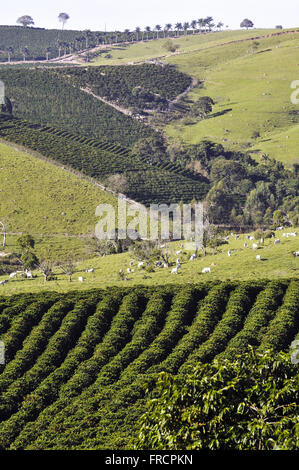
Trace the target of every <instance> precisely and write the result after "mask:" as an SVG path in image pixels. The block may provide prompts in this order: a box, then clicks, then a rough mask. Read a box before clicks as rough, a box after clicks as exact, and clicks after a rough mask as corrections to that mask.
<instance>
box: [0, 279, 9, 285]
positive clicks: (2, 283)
mask: <svg viewBox="0 0 299 470" xmlns="http://www.w3.org/2000/svg"><path fill="white" fill-rule="evenodd" d="M7 283H8V279H5V281H0V286H4V284H7Z"/></svg>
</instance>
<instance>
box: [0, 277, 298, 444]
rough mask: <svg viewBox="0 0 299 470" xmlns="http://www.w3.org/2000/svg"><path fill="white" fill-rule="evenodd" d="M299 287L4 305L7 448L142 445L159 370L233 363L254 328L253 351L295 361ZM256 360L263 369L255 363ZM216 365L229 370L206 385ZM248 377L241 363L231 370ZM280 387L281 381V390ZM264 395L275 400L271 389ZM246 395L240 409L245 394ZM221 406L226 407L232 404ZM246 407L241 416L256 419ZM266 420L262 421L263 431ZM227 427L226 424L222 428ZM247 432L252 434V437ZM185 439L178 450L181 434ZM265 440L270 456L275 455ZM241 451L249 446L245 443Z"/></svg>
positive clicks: (0, 303) (138, 292)
mask: <svg viewBox="0 0 299 470" xmlns="http://www.w3.org/2000/svg"><path fill="white" fill-rule="evenodd" d="M298 287H299V286H298V281H295V280H281V281H273V282H270V281H264V280H261V281H247V282H239V281H234V282H233V281H227V282H223V283H221V282H220V281H216V282H210V283H202V284H198V285H194V284H193V285H192V284H189V285H181V286H180V287H179V288H177V287H175V286H171V285H170V286H168V287H165V286H164V287H159V286H158V287H155V288H153V287H151V288H145V287H134V288H123V289H119V288H118V289H115V288H113V289H111V288H110V289H109V290H107V291H105V290H92V291H87V292H85V293H84V292H73V293H69V294H67V295H65V294H58V293H53V292H52V293H39V294H36V295H31V297H30V299H29V298H28V296H26V295H18V296H13V297H1V299H0V329H1V340H2V341H3V342H4V344H5V347H6V364H5V366H1V375H0V390H1V406H0V416H1V418H0V420H1V424H0V430H1V432H0V447H1V448H2V449H31V450H33V449H34V450H39V449H43V450H46V449H73V450H74V449H78V450H79V449H109V448H110V449H111V448H113V449H115V450H116V449H124V448H126V447H128V446H130V445H132V438H134V439H135V438H137V435H138V428H137V427H136V420H137V419H138V418H139V417H140V416H141V415H142V413H144V411H145V410H146V408H145V404H146V396H145V389H146V387H148V388H149V389H152V388H153V387H154V384H155V382H156V380H157V377H158V374H159V373H160V372H163V371H164V372H166V371H167V372H168V373H171V374H179V376H182V377H184V375H185V374H186V372H188V370H189V368H190V367H193V366H194V365H195V364H197V363H198V360H200V361H201V362H202V363H210V362H211V360H213V359H214V358H217V357H218V356H219V354H221V353H224V354H225V352H226V350H227V348H228V347H229V344H230V341H232V340H233V338H235V337H236V335H238V334H239V335H240V334H245V333H246V331H248V332H249V333H250V331H251V328H250V322H249V318H251V319H252V318H255V319H256V321H259V322H260V323H259V324H257V325H256V331H257V332H258V333H257V335H256V336H255V339H254V341H251V340H250V338H249V340H248V344H247V345H248V346H249V345H250V344H252V343H254V345H255V346H256V347H257V348H258V351H265V350H266V349H268V348H269V344H270V345H271V346H272V347H273V350H274V351H279V350H280V349H283V350H285V351H287V350H288V348H289V347H290V345H291V343H292V341H293V340H294V338H295V336H296V334H297V332H298V321H299V318H298V311H299V309H298V307H299V290H298ZM271 289H272V290H273V289H277V291H278V292H279V295H276V297H275V299H273V303H272V304H271V305H270V304H269V306H268V309H267V311H265V310H262V311H260V310H259V305H260V299H261V297H262V296H264V297H267V296H269V294H270V292H271ZM258 319H259V320H258ZM243 332H244V333H243ZM274 332H276V333H274ZM263 361H264V362H263ZM263 361H261V369H257V371H258V370H263V371H264V370H265V367H266V366H267V364H268V366H267V367H268V370H269V371H270V370H272V368H271V367H269V364H271V360H270V359H269V358H268V356H267V355H266V356H265V358H264V359H263ZM267 361H268V362H267ZM251 362H252V363H254V364H256V367H259V365H258V363H257V361H256V360H255V359H254V358H253V359H251ZM251 362H250V361H249V362H248V363H246V361H245V362H244V361H243V362H242V364H243V366H242V368H241V371H240V372H238V373H237V377H239V376H240V378H242V377H243V376H246V374H247V372H246V370H247V368H249V364H250V363H251ZM264 364H265V365H264ZM282 365H283V367H284V370H285V371H288V372H287V374H288V378H289V379H290V380H293V379H292V377H294V372H295V371H294V367H293V366H292V365H291V364H288V362H287V360H286V359H284V360H282ZM215 367H218V369H217V370H218V371H219V374H220V372H221V370H222V369H221V363H219V366H217V364H216V365H214V364H213V365H210V366H206V368H205V369H203V370H204V371H205V372H204V373H207V375H206V377H210V375H209V370H211V371H212V370H214V369H213V368H215ZM209 368H210V369H209ZM238 368H240V362H238V361H237V363H236V365H234V363H233V364H232V366H230V368H228V369H227V371H228V373H229V371H236V370H239V369H238ZM198 370H201V369H198ZM198 373H200V372H198ZM257 373H258V372H257ZM265 373H266V372H265ZM196 374H197V372H196ZM225 377H227V376H225ZM225 377H223V380H226V379H225ZM275 377H276V376H273V374H272V380H276V379H275ZM232 378H233V376H232ZM251 380H253V377H251ZM188 383H189V382H188V381H187V383H186V385H187V384H188ZM241 384H242V382H241V383H240V387H241ZM289 385H291V383H289ZM207 387H208V384H207ZM172 390H173V388H170V389H169V391H168V392H170V391H172ZM237 390H238V388H237V389H235V391H234V393H236V394H238V393H237ZM194 393H196V389H195V390H194ZM264 393H266V395H267V396H268V393H272V392H270V390H269V391H268V388H267V392H266V391H265V392H264ZM292 393H295V392H294V391H293V392H292ZM296 393H298V391H297V392H296ZM287 396H288V399H286V400H287V401H285V402H284V404H286V405H287V404H288V403H293V400H294V398H291V395H289V394H288V395H287ZM238 397H239V399H240V401H241V397H242V395H238ZM270 398H271V397H269V399H270ZM219 399H220V400H222V401H221V402H220V403H222V402H223V400H225V396H224V397H223V399H222V398H221V397H219ZM249 399H250V396H249V397H248V400H249ZM252 399H253V398H252ZM289 399H290V401H289ZM245 401H246V400H245ZM217 403H218V402H217ZM248 403H249V405H250V400H249V402H248ZM249 405H248V406H249ZM161 406H162V407H163V406H164V404H163V402H161ZM234 406H235V401H233V402H232V403H231V405H230V408H229V409H227V408H225V409H227V410H228V411H227V412H229V410H230V413H232V408H231V407H234ZM246 406H247V403H245V404H244V408H242V407H240V408H239V411H240V412H241V411H242V413H245V414H246V413H247V412H246V411H245V410H247V408H246ZM292 406H293V405H292ZM211 411H212V410H211ZM261 413H262V410H261ZM288 413H289V416H290V417H291V419H290V420H288V421H287V418H286V419H285V420H284V421H282V422H281V423H282V425H283V426H284V427H283V428H282V429H286V430H288V432H289V434H287V435H286V433H285V434H284V435H285V438H286V437H288V436H289V437H290V436H292V432H293V431H292V426H293V424H295V423H294V421H293V420H292V419H293V418H292V416H293V413H292V409H291V408H290V407H289V408H288ZM211 419H212V417H211ZM260 419H261V417H259V415H258V418H257V425H258V423H259V420H260ZM221 425H222V423H221V421H220V422H219V426H220V429H221ZM278 425H279V423H278ZM145 426H146V421H145ZM165 426H167V423H165ZM207 426H209V422H207ZM58 429H59V432H57V430H58ZM144 429H146V428H144ZM190 431H191V429H190ZM194 432H195V433H196V432H197V430H196V428H195V429H194ZM239 432H240V434H241V435H242V433H243V432H245V430H242V429H240V431H239ZM248 432H249V431H248ZM153 433H154V431H150V432H149V434H148V435H147V438H148V439H149V441H144V442H143V443H142V445H143V444H144V445H145V446H146V447H147V444H148V443H149V445H150V447H152V448H154V447H155V444H154V445H153V443H152V442H151V436H153ZM195 435H196V434H195ZM192 436H193V435H191V440H192V439H193V437H192ZM249 437H250V435H248V439H249ZM266 437H267V436H266ZM165 438H166V439H167V437H166V435H165ZM153 439H154V438H153ZM177 439H178V440H177V441H174V444H173V445H174V447H175V446H176V442H178V441H179V439H180V434H178V435H177ZM224 439H225V435H224ZM240 439H241V438H240ZM274 441H275V440H274ZM141 442H142V441H141ZM153 442H154V441H153ZM196 442H197V441H196ZM214 442H215V441H214V440H213V438H211V439H209V438H208V439H207V441H204V444H205V446H207V447H209V446H210V447H214V446H215V445H216V446H217V444H214ZM225 442H226V441H224V444H223V442H222V440H221V439H220V440H219V445H218V446H220V447H222V446H223V445H224V446H225V445H226V444H227V445H228V447H229V441H228V442H226V444H225ZM248 442H249V441H248ZM262 442H263V447H262V448H268V447H267V445H268V444H267V442H266V444H265V445H264V441H262ZM278 442H280V441H278ZM271 444H272V442H271V443H270V444H269V445H271ZM156 445H157V448H160V447H159V443H156ZM161 445H163V442H162V444H161ZM199 446H200V444H199ZM243 446H245V448H247V447H248V446H249V444H248V443H247V441H244V443H243ZM180 448H181V447H180Z"/></svg>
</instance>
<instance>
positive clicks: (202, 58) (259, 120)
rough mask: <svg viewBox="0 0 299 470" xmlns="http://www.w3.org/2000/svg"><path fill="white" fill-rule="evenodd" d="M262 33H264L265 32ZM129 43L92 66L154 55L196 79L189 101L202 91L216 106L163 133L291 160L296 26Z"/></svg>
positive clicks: (297, 117)
mask: <svg viewBox="0 0 299 470" xmlns="http://www.w3.org/2000/svg"><path fill="white" fill-rule="evenodd" d="M267 36H269V37H267ZM172 41H173V43H175V44H177V46H178V49H177V51H176V52H174V53H171V52H168V51H167V49H166V41H165V40H162V39H160V40H159V41H152V42H149V43H141V44H135V45H132V46H128V47H126V48H124V49H123V50H118V49H115V50H113V49H112V50H111V51H110V54H111V56H112V58H110V59H104V58H98V59H96V62H95V63H96V64H114V65H118V64H121V63H127V62H130V63H131V62H134V63H139V62H140V63H141V62H143V61H147V60H153V59H158V60H159V61H162V62H163V63H168V64H173V65H176V66H177V67H178V69H179V70H180V71H182V72H185V73H186V74H189V75H191V76H192V77H194V78H196V79H199V80H201V81H202V85H203V86H202V88H200V89H199V88H196V89H195V90H194V91H193V92H191V93H190V94H189V97H190V98H192V100H196V99H197V98H199V97H200V96H207V95H208V96H210V97H211V98H213V100H214V101H215V103H216V105H215V107H214V108H213V113H212V115H211V116H209V118H208V119H205V120H204V121H199V120H196V119H190V120H189V121H188V123H185V122H184V120H183V121H182V122H175V123H173V124H171V125H169V126H168V128H167V134H168V136H169V137H171V138H176V139H177V138H178V137H179V138H181V139H182V140H183V141H184V142H186V143H193V144H194V143H198V142H200V141H201V140H202V139H204V138H207V139H210V140H212V141H217V142H221V143H224V145H227V146H229V147H235V148H238V149H244V150H249V151H252V152H253V155H256V154H257V156H256V157H257V158H258V155H259V154H262V153H268V154H269V155H270V156H271V157H272V158H276V159H277V160H281V161H283V162H285V163H286V164H289V165H291V164H293V163H298V152H297V140H296V132H297V129H298V123H299V112H298V109H297V108H298V106H296V105H294V104H292V103H291V100H290V96H291V93H292V91H293V90H292V89H291V83H292V82H293V81H294V80H296V77H297V69H298V60H297V48H298V45H299V35H298V32H295V33H292V31H288V30H284V31H282V32H277V31H274V30H252V31H225V32H217V33H209V34H206V35H194V36H187V37H180V38H175V39H172Z"/></svg>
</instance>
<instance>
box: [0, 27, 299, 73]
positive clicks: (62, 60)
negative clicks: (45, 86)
mask: <svg viewBox="0 0 299 470" xmlns="http://www.w3.org/2000/svg"><path fill="white" fill-rule="evenodd" d="M215 33H216V34H217V32H214V33H210V34H215ZM298 33H299V29H293V30H288V31H280V32H277V33H269V34H263V35H257V36H252V37H250V38H244V39H236V40H231V41H227V42H222V43H219V44H214V45H212V46H207V47H199V48H197V49H192V51H177V52H173V53H171V54H165V55H162V56H159V57H155V58H154V59H152V60H163V59H167V58H168V57H173V56H177V55H182V54H189V53H190V52H196V51H204V50H207V49H213V48H215V47H222V46H227V45H229V44H237V43H241V42H248V41H254V40H257V39H267V38H270V37H276V36H282V35H286V34H298ZM199 35H200V34H199ZM160 39H161V38H160ZM165 39H173V40H177V39H178V38H177V37H174V38H165ZM156 40H157V39H150V40H148V41H138V42H122V43H118V44H102V45H99V46H96V47H93V48H92V49H86V50H83V51H81V52H80V53H79V54H67V55H65V56H62V57H55V58H54V59H50V60H40V61H25V63H26V64H49V63H58V64H65V65H66V67H68V66H72V65H74V66H75V65H85V66H86V65H87V64H86V62H85V61H84V60H82V59H80V55H82V56H83V57H84V54H86V53H90V52H98V51H100V50H103V49H111V48H113V47H119V46H131V45H133V44H138V43H141V42H144V43H145V42H151V41H156ZM149 60H150V59H149ZM23 63H24V61H23V60H22V61H17V62H16V61H11V62H1V64H3V65H5V64H6V65H7V64H8V65H18V64H23ZM139 63H140V64H141V63H144V60H142V61H140V62H139V61H137V62H134V64H139Z"/></svg>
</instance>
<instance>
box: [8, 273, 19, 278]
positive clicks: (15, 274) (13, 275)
mask: <svg viewBox="0 0 299 470" xmlns="http://www.w3.org/2000/svg"><path fill="white" fill-rule="evenodd" d="M9 277H10V279H12V278H13V277H17V273H11V274H10V275H9Z"/></svg>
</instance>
